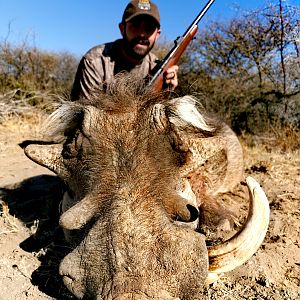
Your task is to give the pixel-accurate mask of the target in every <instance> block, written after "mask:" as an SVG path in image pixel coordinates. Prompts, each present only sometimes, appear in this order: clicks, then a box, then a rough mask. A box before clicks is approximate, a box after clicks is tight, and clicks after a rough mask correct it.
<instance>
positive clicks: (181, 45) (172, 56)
mask: <svg viewBox="0 0 300 300" xmlns="http://www.w3.org/2000/svg"><path fill="white" fill-rule="evenodd" d="M213 2H214V0H210V1H208V2H207V4H206V5H205V7H204V8H203V9H202V10H201V12H200V13H199V14H198V16H197V17H196V19H195V20H194V21H193V22H192V24H191V25H190V26H189V28H188V29H187V30H186V32H185V33H184V34H183V35H182V37H180V38H178V39H176V40H175V41H174V44H175V45H174V46H173V48H172V49H171V50H170V51H169V53H168V54H167V55H166V56H165V58H164V59H163V60H162V61H161V62H160V63H159V64H158V65H157V66H156V67H155V68H154V70H153V77H152V79H151V80H150V82H149V85H150V86H151V87H152V88H153V89H154V90H155V91H160V90H162V88H163V84H164V73H165V72H166V71H167V70H168V69H169V68H170V67H172V66H174V65H176V64H177V63H178V61H179V59H180V57H181V56H182V54H183V52H184V51H185V49H186V48H187V46H188V45H189V43H190V42H191V40H192V39H193V38H194V37H195V35H196V33H197V31H198V23H199V21H200V20H201V19H202V17H203V16H204V14H205V13H206V12H207V10H208V9H209V7H210V6H211V5H212V3H213Z"/></svg>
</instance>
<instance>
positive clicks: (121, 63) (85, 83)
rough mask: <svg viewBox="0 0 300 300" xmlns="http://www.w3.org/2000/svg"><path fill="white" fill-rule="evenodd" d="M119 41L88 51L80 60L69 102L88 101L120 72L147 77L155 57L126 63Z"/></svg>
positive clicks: (154, 63)
mask: <svg viewBox="0 0 300 300" xmlns="http://www.w3.org/2000/svg"><path fill="white" fill-rule="evenodd" d="M121 42H122V41H121V39H119V40H116V41H114V42H110V43H106V44H103V45H98V46H95V47H94V48H92V49H90V50H89V51H88V52H87V53H86V54H85V55H84V56H83V57H82V59H81V61H80V63H79V65H78V69H77V72H76V75H75V80H74V84H73V88H72V91H71V100H72V101H75V100H79V99H82V98H85V99H90V98H91V97H92V95H93V94H95V93H96V92H97V90H102V89H104V88H105V86H106V84H109V83H110V82H111V81H112V80H113V78H114V76H115V75H116V74H118V73H120V72H122V71H126V72H130V73H131V72H137V73H138V74H139V76H140V77H141V78H145V77H147V75H149V74H150V71H151V70H152V69H153V68H154V67H155V65H156V63H157V57H156V56H155V55H154V54H152V53H149V54H147V55H146V57H145V58H144V59H143V61H142V63H141V64H139V65H130V64H128V63H126V61H125V60H124V58H123V57H122V55H121V51H120V49H121V48H120V47H121Z"/></svg>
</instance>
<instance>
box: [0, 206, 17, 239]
mask: <svg viewBox="0 0 300 300" xmlns="http://www.w3.org/2000/svg"><path fill="white" fill-rule="evenodd" d="M0 217H1V221H2V222H3V224H4V226H1V228H0V235H2V234H8V233H14V232H18V231H19V221H18V220H17V219H16V218H15V217H14V216H12V215H10V214H9V208H8V204H7V203H5V202H4V201H2V200H0Z"/></svg>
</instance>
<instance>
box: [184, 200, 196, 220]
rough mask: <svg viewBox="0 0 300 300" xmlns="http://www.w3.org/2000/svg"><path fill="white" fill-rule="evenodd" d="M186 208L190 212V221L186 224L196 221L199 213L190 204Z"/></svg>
mask: <svg viewBox="0 0 300 300" xmlns="http://www.w3.org/2000/svg"><path fill="white" fill-rule="evenodd" d="M186 208H187V209H188V210H189V212H190V219H189V221H188V222H193V221H196V220H197V219H198V217H199V211H198V209H197V208H196V207H195V206H193V205H191V204H187V205H186Z"/></svg>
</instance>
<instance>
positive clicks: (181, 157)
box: [25, 77, 269, 300]
mask: <svg viewBox="0 0 300 300" xmlns="http://www.w3.org/2000/svg"><path fill="white" fill-rule="evenodd" d="M129 81H130V80H128V78H125V79H124V78H123V77H121V78H120V79H119V80H116V82H115V83H114V85H113V86H111V87H110V89H109V90H108V91H107V92H106V93H105V94H101V95H98V96H97V97H95V101H94V102H93V101H90V102H88V103H84V101H78V102H67V103H65V104H63V105H62V106H61V107H60V108H59V109H58V110H57V111H56V112H54V113H53V114H52V116H51V117H50V121H49V124H48V127H47V128H48V132H49V134H50V133H51V134H52V135H55V136H62V137H64V138H63V142H61V143H56V144H54V143H53V144H47V145H45V144H43V145H42V144H40V145H37V144H29V145H28V146H27V147H26V148H25V153H26V154H27V156H29V157H30V158H31V159H32V160H34V161H35V162H37V163H39V164H41V165H43V166H45V167H47V168H48V169H50V170H52V171H54V172H55V173H56V174H57V175H58V176H60V177H61V178H62V179H63V180H64V181H65V182H66V183H67V186H68V188H69V191H68V193H66V194H65V197H64V200H63V203H62V207H63V209H62V210H63V212H62V215H61V217H60V224H61V226H62V227H63V229H64V230H65V234H66V238H67V239H68V240H69V241H70V243H71V244H72V245H73V251H72V252H71V253H70V254H68V255H67V256H66V257H65V258H64V259H63V261H62V263H61V265H60V273H61V275H62V276H63V278H64V282H65V284H66V286H67V287H68V288H69V290H70V291H72V293H73V294H74V295H75V296H76V297H78V298H79V299H82V298H84V299H118V300H121V299H136V300H137V299H145V300H146V299H201V295H202V293H203V288H204V285H205V284H206V283H207V282H210V281H212V280H214V278H215V277H217V274H219V273H223V272H226V271H229V270H232V269H234V268H235V267H237V266H239V265H241V264H243V263H244V262H245V261H246V260H248V259H249V258H250V257H251V256H252V255H253V253H254V252H255V251H256V250H257V249H258V247H259V245H260V244H261V242H262V240H263V238H264V236H265V233H266V230H267V226H268V214H269V208H268V201H267V199H266V197H265V195H264V193H263V191H262V190H261V188H260V187H259V185H258V184H257V183H256V182H255V181H254V180H253V179H252V178H248V179H247V183H248V187H249V191H250V198H251V208H250V212H249V216H248V219H247V222H246V224H245V225H244V228H243V230H242V231H241V232H240V233H239V234H237V235H236V236H234V237H233V238H232V239H230V240H229V241H227V242H225V243H223V244H220V245H216V246H211V247H207V246H206V244H205V237H204V235H202V234H200V233H199V232H197V230H195V220H196V222H197V220H198V219H199V218H198V212H199V209H200V210H201V205H202V204H203V203H205V202H206V201H211V199H212V195H213V194H214V193H217V192H218V191H224V190H226V188H231V187H232V186H233V185H234V184H235V183H236V182H237V181H239V179H240V175H241V164H240V162H237V161H239V160H241V159H242V158H241V151H240V146H239V144H238V141H237V139H236V137H235V136H234V134H233V133H232V132H231V131H230V129H229V128H228V127H227V126H225V125H224V124H222V123H220V122H217V121H216V120H214V119H213V118H210V117H208V116H207V115H206V114H205V113H204V112H203V109H202V108H201V105H200V104H199V103H198V101H197V100H195V99H194V98H192V97H187V96H186V97H182V98H176V99H165V98H164V97H161V96H160V95H158V94H153V93H152V92H151V91H148V90H147V88H144V87H143V86H142V85H139V84H137V83H135V84H132V85H131V86H127V85H128V82H129ZM216 157H223V158H224V157H225V158H226V163H225V162H224V161H219V162H217V161H215V165H214V166H211V165H210V163H209V161H213V162H214V159H215V158H216ZM208 165H210V167H211V170H210V171H208V170H207V166H208ZM220 166H221V169H222V170H223V169H224V170H225V171H224V172H223V171H222V172H223V173H222V172H219V173H218V174H217V175H216V174H215V173H214V170H215V169H218V168H220ZM210 174H212V175H211V176H212V178H207V177H208V176H210ZM213 176H214V177H213ZM229 178H235V179H232V180H231V179H229ZM207 199H208V200H207ZM190 224H192V225H191V226H189V225H190ZM200 225H201V224H200Z"/></svg>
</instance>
